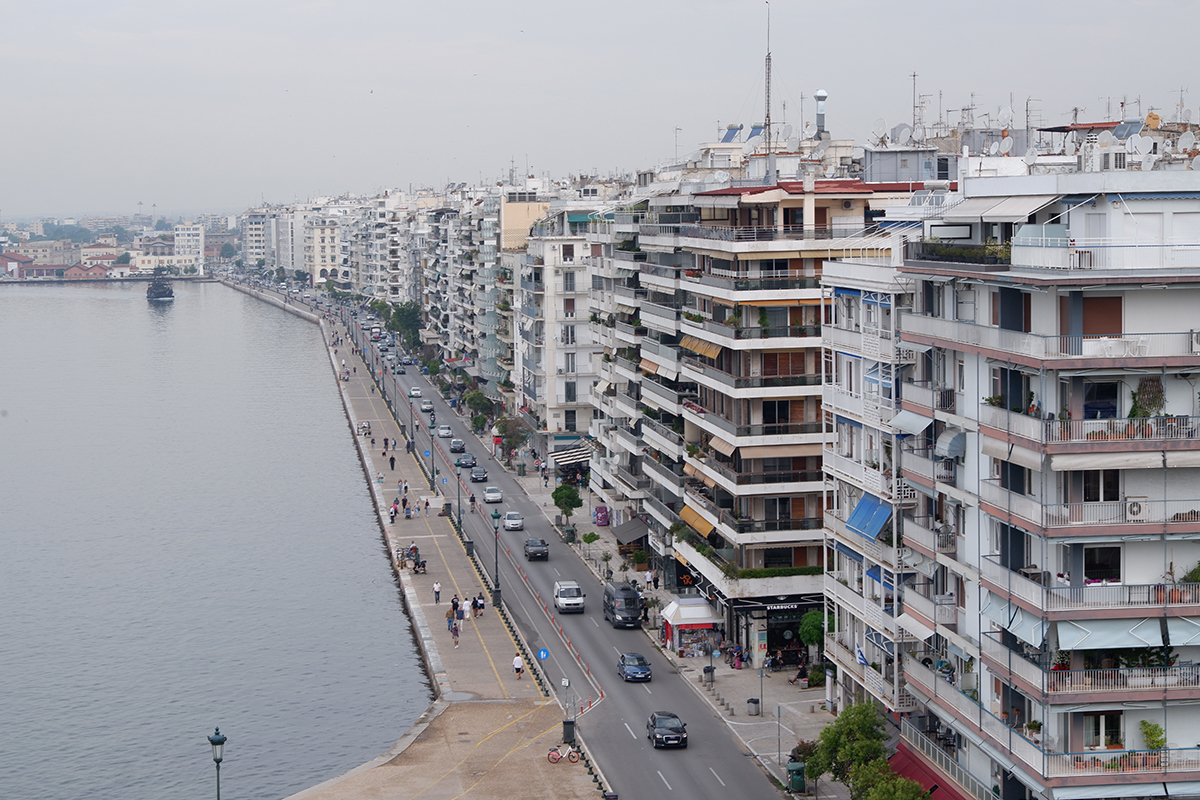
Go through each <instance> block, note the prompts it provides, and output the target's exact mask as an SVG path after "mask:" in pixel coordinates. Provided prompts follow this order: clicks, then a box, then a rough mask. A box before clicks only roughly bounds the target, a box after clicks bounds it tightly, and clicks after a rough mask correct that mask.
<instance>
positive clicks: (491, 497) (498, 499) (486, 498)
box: [483, 486, 504, 503]
mask: <svg viewBox="0 0 1200 800" xmlns="http://www.w3.org/2000/svg"><path fill="white" fill-rule="evenodd" d="M483 502H485V503H502V502H504V492H502V491H500V489H499V487H496V486H488V487H487V488H485V489H484V490H483Z"/></svg>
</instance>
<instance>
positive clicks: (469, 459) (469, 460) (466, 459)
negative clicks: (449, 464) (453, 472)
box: [454, 453, 478, 467]
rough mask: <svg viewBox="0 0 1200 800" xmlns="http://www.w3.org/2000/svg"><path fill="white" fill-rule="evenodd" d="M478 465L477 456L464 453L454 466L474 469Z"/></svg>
mask: <svg viewBox="0 0 1200 800" xmlns="http://www.w3.org/2000/svg"><path fill="white" fill-rule="evenodd" d="M477 463H478V462H477V461H476V460H475V456H473V455H471V454H470V453H463V454H462V455H461V456H459V457H458V460H457V461H455V462H454V466H456V467H473V466H475V465H476V464H477Z"/></svg>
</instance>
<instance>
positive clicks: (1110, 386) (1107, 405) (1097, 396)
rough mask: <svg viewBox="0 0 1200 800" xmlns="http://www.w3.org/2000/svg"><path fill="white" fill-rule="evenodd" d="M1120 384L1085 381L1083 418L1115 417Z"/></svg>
mask: <svg viewBox="0 0 1200 800" xmlns="http://www.w3.org/2000/svg"><path fill="white" fill-rule="evenodd" d="M1120 389H1121V384H1119V383H1117V382H1115V381H1113V382H1111V383H1085V384H1084V385H1083V418H1084V419H1116V417H1117V398H1118V397H1120Z"/></svg>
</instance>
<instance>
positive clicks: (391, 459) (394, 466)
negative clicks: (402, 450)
mask: <svg viewBox="0 0 1200 800" xmlns="http://www.w3.org/2000/svg"><path fill="white" fill-rule="evenodd" d="M388 463H389V464H391V465H392V472H395V471H396V457H395V456H392V457H391V458H390V459H388Z"/></svg>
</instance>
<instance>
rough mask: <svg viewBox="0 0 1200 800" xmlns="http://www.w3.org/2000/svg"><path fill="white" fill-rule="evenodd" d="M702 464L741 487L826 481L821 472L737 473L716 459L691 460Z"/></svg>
mask: <svg viewBox="0 0 1200 800" xmlns="http://www.w3.org/2000/svg"><path fill="white" fill-rule="evenodd" d="M691 460H693V461H696V462H698V463H699V464H701V465H702V466H703V467H704V468H705V469H709V470H712V471H713V472H715V473H717V474H718V475H720V476H721V477H722V478H724V479H725V480H727V481H729V482H730V483H734V484H737V485H739V486H754V485H758V484H763V483H802V482H809V481H821V480H824V477H825V475H824V473H823V472H821V471H820V470H811V471H802V470H787V471H786V472H735V471H734V470H732V469H730V468H729V467H727V466H725V465H724V464H722V463H721V462H719V461H717V460H716V459H715V458H698V459H691Z"/></svg>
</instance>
